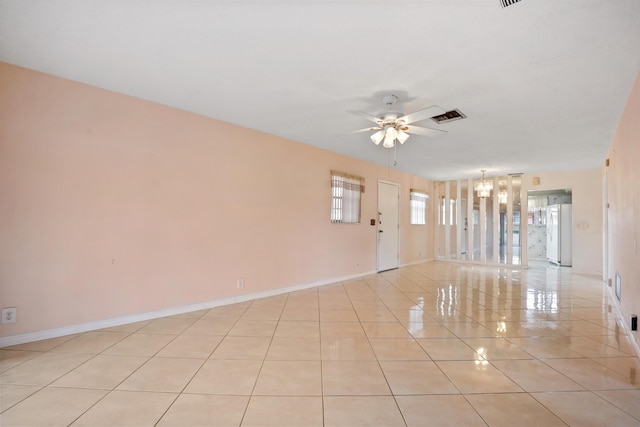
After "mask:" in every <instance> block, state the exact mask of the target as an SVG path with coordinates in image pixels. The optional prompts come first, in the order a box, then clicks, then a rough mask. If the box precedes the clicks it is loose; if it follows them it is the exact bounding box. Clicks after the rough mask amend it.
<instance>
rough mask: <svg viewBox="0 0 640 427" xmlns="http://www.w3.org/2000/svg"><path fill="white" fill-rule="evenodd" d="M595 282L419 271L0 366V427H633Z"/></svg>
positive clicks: (4, 359)
mask: <svg viewBox="0 0 640 427" xmlns="http://www.w3.org/2000/svg"><path fill="white" fill-rule="evenodd" d="M614 313H615V310H614V308H613V307H612V305H611V303H610V301H609V297H608V293H607V290H606V289H605V288H604V287H603V285H602V284H601V282H600V281H599V280H598V279H597V278H593V277H586V276H580V275H574V274H571V273H570V271H567V270H566V269H559V268H553V267H549V268H545V267H541V268H532V269H528V270H509V269H499V268H493V267H483V266H468V265H462V264H453V263H443V262H429V263H424V264H420V265H415V266H411V267H407V268H402V269H399V270H394V271H389V272H385V273H381V274H377V275H372V276H368V277H365V278H362V279H359V280H352V281H348V282H342V283H336V284H332V285H326V286H322V287H318V288H313V289H309V290H305V291H300V292H294V293H290V294H287V295H281V296H276V297H271V298H265V299H261V300H256V301H252V302H247V303H241V304H236V305H231V306H225V307H218V308H215V309H211V310H205V311H200V312H195V313H189V314H184V315H179V316H173V317H167V318H161V319H156V320H153V321H148V322H141V323H137V324H129V325H123V326H120V327H115V328H110V329H107V330H100V331H93V332H87V333H84V334H78V335H73V336H67V337H61V338H55V339H51V340H46V341H41V342H36V343H30V344H24V345H19V346H15V347H11V348H5V349H0V412H1V413H0V425H2V426H41V425H73V426H143V425H158V426H304V427H307V426H365V425H370V426H385V427H387V426H486V425H490V426H542V425H544V426H556V425H557V426H566V425H572V426H587V425H602V426H616V427H620V426H640V375H639V374H640V362H639V361H638V358H637V357H636V355H635V353H634V349H633V346H632V344H631V341H630V340H629V338H628V337H627V336H625V335H624V333H623V329H622V328H621V327H620V325H619V323H618V322H619V321H618V320H617V319H616V317H615V315H614Z"/></svg>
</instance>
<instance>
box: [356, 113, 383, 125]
mask: <svg viewBox="0 0 640 427" xmlns="http://www.w3.org/2000/svg"><path fill="white" fill-rule="evenodd" d="M349 113H351V114H355V115H356V116H358V117H362V118H363V119H366V120H370V121H372V122H373V123H375V124H378V125H379V124H380V123H382V119H380V118H378V117H376V116H373V115H371V114H369V113H365V112H364V111H357V110H349Z"/></svg>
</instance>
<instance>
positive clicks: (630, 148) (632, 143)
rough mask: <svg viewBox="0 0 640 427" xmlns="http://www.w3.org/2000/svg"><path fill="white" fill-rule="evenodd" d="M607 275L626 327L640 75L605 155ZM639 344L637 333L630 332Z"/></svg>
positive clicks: (636, 285)
mask: <svg viewBox="0 0 640 427" xmlns="http://www.w3.org/2000/svg"><path fill="white" fill-rule="evenodd" d="M607 158H608V159H609V164H610V165H609V167H604V169H603V170H604V174H605V175H606V182H607V193H608V194H607V195H608V201H609V206H610V207H609V209H608V230H607V232H608V236H609V244H608V246H609V253H608V273H609V277H608V278H607V279H612V281H613V282H614V283H615V275H616V273H618V274H619V275H620V278H621V284H622V286H621V288H622V289H621V290H622V292H621V300H620V307H621V310H622V312H623V316H624V321H625V323H626V324H627V326H629V324H630V318H631V315H632V314H635V315H638V314H640V264H639V261H640V169H639V168H638V165H639V164H640V73H639V74H638V76H637V77H636V81H635V84H634V86H633V89H632V91H631V94H630V95H629V99H628V101H627V104H626V106H625V109H624V112H623V114H622V117H621V118H620V121H619V123H618V127H617V129H616V132H615V134H614V137H613V141H612V143H611V146H610V148H609V151H608V153H607ZM633 337H634V338H635V340H636V345H640V341H639V340H638V335H637V332H634V333H633Z"/></svg>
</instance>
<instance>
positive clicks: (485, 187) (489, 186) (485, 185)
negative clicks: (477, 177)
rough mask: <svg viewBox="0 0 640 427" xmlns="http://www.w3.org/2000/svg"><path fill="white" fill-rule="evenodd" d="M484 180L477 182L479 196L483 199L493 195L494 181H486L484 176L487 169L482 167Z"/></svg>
mask: <svg viewBox="0 0 640 427" xmlns="http://www.w3.org/2000/svg"><path fill="white" fill-rule="evenodd" d="M480 172H482V181H480V182H478V183H476V193H477V194H478V197H480V198H481V199H486V198H487V197H491V190H493V183H492V182H491V181H486V180H485V177H484V173H485V172H486V170H485V169H482V170H481V171H480Z"/></svg>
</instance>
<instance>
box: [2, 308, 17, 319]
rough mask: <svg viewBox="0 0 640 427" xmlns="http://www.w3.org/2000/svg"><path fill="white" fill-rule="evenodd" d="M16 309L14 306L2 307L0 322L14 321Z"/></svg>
mask: <svg viewBox="0 0 640 427" xmlns="http://www.w3.org/2000/svg"><path fill="white" fill-rule="evenodd" d="M17 315H18V309H17V308H15V307H10V308H3V309H2V321H0V323H16V317H17Z"/></svg>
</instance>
